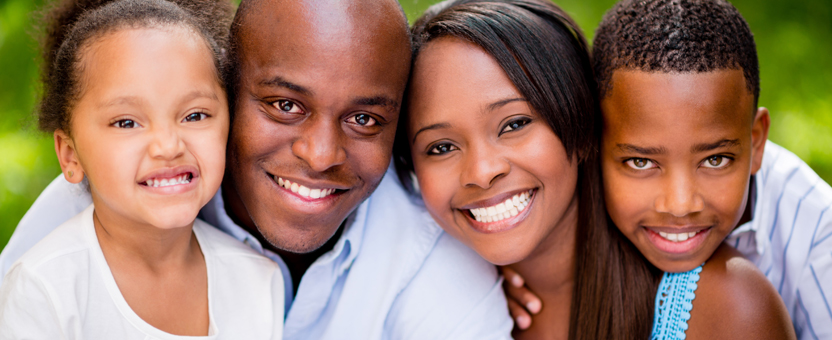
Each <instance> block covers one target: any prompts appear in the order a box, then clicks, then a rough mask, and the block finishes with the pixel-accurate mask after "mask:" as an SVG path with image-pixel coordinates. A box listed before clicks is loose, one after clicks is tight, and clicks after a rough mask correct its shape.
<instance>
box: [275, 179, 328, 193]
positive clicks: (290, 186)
mask: <svg viewBox="0 0 832 340" xmlns="http://www.w3.org/2000/svg"><path fill="white" fill-rule="evenodd" d="M277 185H279V186H282V187H284V188H286V189H287V190H291V191H292V192H294V193H296V194H298V195H300V196H301V197H306V198H324V197H327V196H329V195H332V193H334V192H335V189H309V188H307V187H305V186H303V185H300V184H297V183H292V182H291V181H289V180H288V179H283V178H280V177H277Z"/></svg>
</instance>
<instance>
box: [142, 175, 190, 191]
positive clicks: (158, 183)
mask: <svg viewBox="0 0 832 340" xmlns="http://www.w3.org/2000/svg"><path fill="white" fill-rule="evenodd" d="M187 183H191V175H189V174H184V175H180V176H177V177H174V178H171V179H167V178H164V179H162V180H159V179H158V178H154V179H149V180H147V182H145V184H147V186H149V187H151V188H160V187H169V186H171V185H177V184H187Z"/></svg>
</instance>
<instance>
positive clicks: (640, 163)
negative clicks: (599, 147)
mask: <svg viewBox="0 0 832 340" xmlns="http://www.w3.org/2000/svg"><path fill="white" fill-rule="evenodd" d="M624 163H627V165H629V166H630V167H631V168H633V169H636V170H647V169H652V168H655V167H656V165H655V164H654V163H653V161H651V160H649V159H647V158H630V159H628V160H627V161H625V162H624Z"/></svg>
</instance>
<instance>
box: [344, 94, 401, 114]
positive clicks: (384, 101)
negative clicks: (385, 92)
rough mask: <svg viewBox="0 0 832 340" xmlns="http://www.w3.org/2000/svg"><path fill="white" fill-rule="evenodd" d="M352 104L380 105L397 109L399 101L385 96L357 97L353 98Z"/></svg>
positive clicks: (389, 108) (390, 109)
mask: <svg viewBox="0 0 832 340" xmlns="http://www.w3.org/2000/svg"><path fill="white" fill-rule="evenodd" d="M353 104H355V105H361V106H381V107H384V108H386V109H387V110H389V111H396V110H398V109H399V102H398V101H396V100H395V99H393V98H390V97H387V96H375V97H359V98H356V99H354V100H353Z"/></svg>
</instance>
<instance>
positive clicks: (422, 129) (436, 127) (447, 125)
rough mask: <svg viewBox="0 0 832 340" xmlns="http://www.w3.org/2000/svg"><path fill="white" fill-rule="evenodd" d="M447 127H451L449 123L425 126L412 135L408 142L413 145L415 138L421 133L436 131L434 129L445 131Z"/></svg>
mask: <svg viewBox="0 0 832 340" xmlns="http://www.w3.org/2000/svg"><path fill="white" fill-rule="evenodd" d="M449 127H451V124H450V123H436V124H431V125H428V126H425V127H423V128H421V129H419V131H416V133H415V134H413V140H412V141H410V142H411V143H415V142H416V136H418V135H419V133H422V132H423V131H427V130H436V129H447V128H449Z"/></svg>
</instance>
